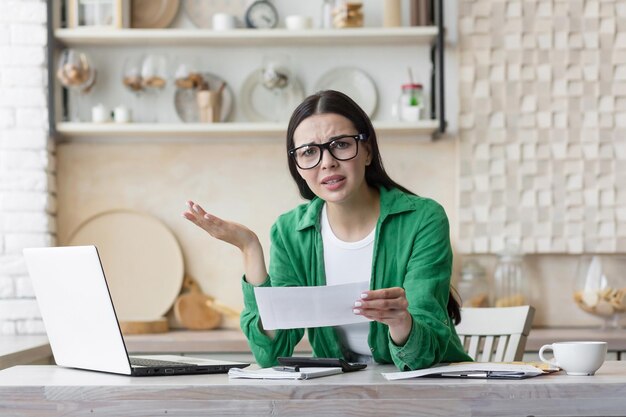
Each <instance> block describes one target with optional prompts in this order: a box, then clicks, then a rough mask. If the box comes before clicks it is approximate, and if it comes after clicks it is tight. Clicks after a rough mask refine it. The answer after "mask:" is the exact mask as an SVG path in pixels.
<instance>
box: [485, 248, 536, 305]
mask: <svg viewBox="0 0 626 417" xmlns="http://www.w3.org/2000/svg"><path fill="white" fill-rule="evenodd" d="M523 258H524V257H523V255H522V254H521V253H520V252H519V250H518V249H517V248H516V247H508V248H507V249H506V250H504V251H503V252H502V253H500V254H499V256H498V263H497V265H496V269H495V272H494V292H495V294H494V304H495V306H496V307H513V306H521V305H527V304H528V303H529V294H528V292H529V291H528V284H527V282H526V280H525V278H524V272H523V271H524V270H523Z"/></svg>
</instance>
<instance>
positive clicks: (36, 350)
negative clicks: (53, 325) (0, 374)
mask: <svg viewBox="0 0 626 417" xmlns="http://www.w3.org/2000/svg"><path fill="white" fill-rule="evenodd" d="M51 357H52V350H51V349H50V345H49V344H48V338H47V337H46V336H44V335H34V336H13V335H11V336H0V369H4V368H8V367H9V366H13V365H17V364H30V363H50V362H49V360H50V358H51Z"/></svg>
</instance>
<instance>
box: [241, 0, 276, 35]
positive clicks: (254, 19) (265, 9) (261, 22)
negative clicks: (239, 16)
mask: <svg viewBox="0 0 626 417" xmlns="http://www.w3.org/2000/svg"><path fill="white" fill-rule="evenodd" d="M245 18H246V26H247V27H249V28H254V29H271V28H275V27H276V25H278V12H277V11H276V8H275V7H274V5H272V3H270V2H269V1H267V0H257V1H255V2H254V3H252V4H251V5H250V6H249V7H248V9H247V10H246V16H245Z"/></svg>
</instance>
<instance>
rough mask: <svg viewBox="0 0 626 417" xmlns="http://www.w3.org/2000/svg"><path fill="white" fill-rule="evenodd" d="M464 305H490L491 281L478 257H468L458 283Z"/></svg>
mask: <svg viewBox="0 0 626 417" xmlns="http://www.w3.org/2000/svg"><path fill="white" fill-rule="evenodd" d="M457 291H458V292H459V295H460V296H461V301H462V305H463V307H489V306H490V304H491V303H490V300H489V283H488V282H487V273H486V271H485V268H484V267H483V266H482V265H481V264H480V263H479V262H478V261H477V260H476V259H471V258H470V259H467V260H465V261H464V262H463V267H462V268H461V279H460V280H459V282H458V284H457Z"/></svg>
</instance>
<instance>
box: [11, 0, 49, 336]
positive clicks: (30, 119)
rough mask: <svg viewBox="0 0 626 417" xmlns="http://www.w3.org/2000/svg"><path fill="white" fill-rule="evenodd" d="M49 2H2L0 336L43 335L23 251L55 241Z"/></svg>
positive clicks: (21, 0)
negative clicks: (49, 78)
mask: <svg viewBox="0 0 626 417" xmlns="http://www.w3.org/2000/svg"><path fill="white" fill-rule="evenodd" d="M46 23H47V22H46V2H45V0H0V334H33V333H45V329H44V327H43V323H42V321H41V315H40V313H39V308H38V307H37V302H36V300H35V296H34V292H33V288H32V285H31V282H30V279H29V277H28V272H27V270H26V265H25V264H24V259H23V256H22V249H24V248H26V247H35V246H52V245H54V244H55V231H56V224H55V212H56V196H55V173H54V170H55V159H54V145H53V144H52V143H50V142H49V140H48V108H47V102H46V95H47V90H46V88H47V69H46V65H47V64H46V47H47V39H46Z"/></svg>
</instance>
